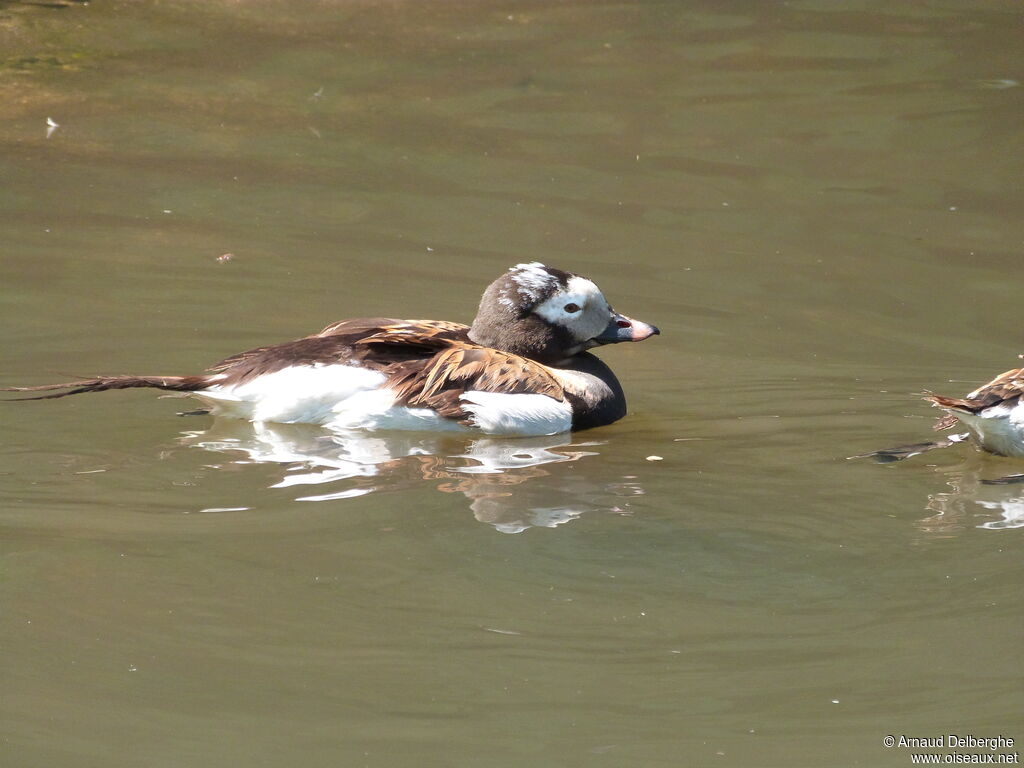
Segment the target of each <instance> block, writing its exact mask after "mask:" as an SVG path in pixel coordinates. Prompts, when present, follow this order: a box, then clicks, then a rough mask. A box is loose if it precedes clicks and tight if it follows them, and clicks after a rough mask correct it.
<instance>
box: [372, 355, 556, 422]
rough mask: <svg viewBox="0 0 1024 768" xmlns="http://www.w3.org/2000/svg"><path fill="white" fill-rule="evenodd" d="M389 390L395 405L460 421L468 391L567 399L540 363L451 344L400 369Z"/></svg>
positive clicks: (388, 383) (463, 414)
mask: <svg viewBox="0 0 1024 768" xmlns="http://www.w3.org/2000/svg"><path fill="white" fill-rule="evenodd" d="M368 341H369V340H368ZM386 386H387V387H389V388H391V389H393V390H394V391H395V402H396V404H399V405H408V406H411V407H415V408H431V409H433V410H435V411H437V412H438V413H439V414H440V415H442V416H445V417H447V418H450V419H459V420H465V419H466V418H468V416H469V414H468V413H467V412H466V411H465V410H463V407H462V405H463V404H462V400H461V396H462V394H463V393H464V392H467V391H470V390H475V391H481V392H499V393H503V394H511V395H515V394H538V395H547V396H548V397H552V398H554V399H556V400H564V399H565V390H564V389H563V388H562V385H561V384H559V383H558V381H557V380H556V379H555V377H554V376H553V375H552V374H551V372H550V371H548V369H547V368H546V367H545V366H543V365H541V364H540V363H537V362H534V361H533V360H528V359H526V358H524V357H519V356H517V355H510V354H508V353H505V352H500V351H498V350H496V349H490V348H488V347H479V346H476V345H473V344H465V343H458V342H448V343H447V345H446V348H445V349H442V350H440V351H438V352H437V354H435V355H434V356H433V357H432V358H430V359H429V360H425V361H416V364H412V365H409V364H405V365H403V364H398V365H396V367H395V369H394V371H393V372H392V375H391V378H390V379H389V380H388V382H387V384H386Z"/></svg>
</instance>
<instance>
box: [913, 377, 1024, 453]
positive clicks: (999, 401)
mask: <svg viewBox="0 0 1024 768" xmlns="http://www.w3.org/2000/svg"><path fill="white" fill-rule="evenodd" d="M1022 396H1024V368H1014V369H1013V370H1011V371H1007V372H1006V373H1001V374H1000V375H998V376H996V377H995V378H994V379H992V381H990V382H989V383H988V384H985V385H983V386H981V387H978V388H977V389H976V390H974V391H973V392H971V393H970V394H967V395H965V396H964V397H943V396H942V395H933V394H929V395H927V396H926V397H925V400H928V401H930V402H931V403H932V405H935V406H937V407H939V408H944V409H945V410H946V416H944V417H943V418H942V419H940V420H939V421H938V423H937V424H936V426H935V428H936V429H947V428H949V427H953V426H955V425H956V424H957V422H959V423H960V424H963V426H964V427H966V429H967V431H968V432H969V433H970V435H971V437H972V438H974V440H975V441H976V442H977V443H978V445H980V446H981V447H982V448H984V449H985V450H986V451H989V452H991V453H995V454H999V455H1000V456H1024V399H1022Z"/></svg>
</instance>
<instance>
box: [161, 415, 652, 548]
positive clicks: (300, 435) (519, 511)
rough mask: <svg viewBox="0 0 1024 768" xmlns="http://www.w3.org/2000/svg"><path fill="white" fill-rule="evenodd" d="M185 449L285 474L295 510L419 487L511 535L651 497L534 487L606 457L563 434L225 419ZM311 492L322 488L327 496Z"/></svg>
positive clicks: (627, 489)
mask: <svg viewBox="0 0 1024 768" xmlns="http://www.w3.org/2000/svg"><path fill="white" fill-rule="evenodd" d="M181 442H182V443H183V444H184V445H187V446H190V447H194V448H202V449H204V450H207V451H213V452H218V453H229V454H238V453H241V454H242V455H243V456H242V458H235V459H233V460H232V462H231V463H232V464H236V465H239V464H254V463H256V464H276V465H279V466H280V467H281V469H282V475H281V479H280V480H279V481H278V482H276V483H274V484H273V485H272V486H271V487H272V488H294V489H296V491H297V496H296V498H295V500H296V501H334V500H339V499H347V498H354V497H357V496H364V495H366V494H369V493H379V492H387V491H396V490H401V489H405V488H410V487H416V486H420V485H426V486H432V487H433V488H434V489H435V490H437V491H439V492H441V493H450V494H462V495H463V496H465V497H466V499H467V500H468V501H469V508H470V510H471V511H472V513H473V516H474V517H475V518H476V519H477V520H479V521H480V522H482V523H488V524H490V525H493V526H494V528H495V529H496V530H498V531H501V532H503V533H520V532H522V531H524V530H526V529H528V528H532V527H544V528H553V527H555V526H559V525H562V524H564V523H568V522H570V521H572V520H575V519H576V518H578V517H579V516H580V515H583V514H584V513H587V512H592V511H604V512H614V513H627V512H628V511H629V500H628V497H629V496H634V495H641V494H643V489H642V488H640V487H639V485H637V484H636V483H631V482H628V481H627V482H618V483H612V484H604V483H600V482H597V481H595V480H594V479H593V478H591V477H590V476H588V475H587V474H586V473H577V474H574V475H572V476H568V475H566V473H564V472H563V473H561V475H560V476H559V477H558V478H557V480H558V483H557V484H553V483H550V482H547V483H543V484H541V485H538V486H534V487H532V486H531V482H533V481H536V480H538V479H540V478H550V477H552V476H554V475H557V474H559V467H558V466H557V465H562V464H566V463H568V462H576V461H580V460H584V459H586V458H587V457H590V456H596V455H598V452H597V450H595V449H597V448H598V447H599V446H601V445H602V443H601V442H576V441H573V439H572V436H570V435H564V434H563V435H555V436H550V437H536V438H494V437H479V438H474V439H464V438H463V439H460V438H456V437H452V436H447V435H446V436H438V435H432V434H423V433H366V432H356V431H346V432H331V431H327V430H324V429H321V428H319V427H314V426H310V425H305V424H261V423H249V422H243V421H233V420H227V419H220V420H217V421H215V422H214V424H213V426H211V427H210V428H209V429H205V430H198V431H190V432H186V433H184V436H183V438H182V440H181ZM309 486H321V488H318V489H317V490H318V491H320V492H317V493H313V492H311V491H312V489H311V488H309ZM324 486H326V487H324ZM208 511H209V510H208Z"/></svg>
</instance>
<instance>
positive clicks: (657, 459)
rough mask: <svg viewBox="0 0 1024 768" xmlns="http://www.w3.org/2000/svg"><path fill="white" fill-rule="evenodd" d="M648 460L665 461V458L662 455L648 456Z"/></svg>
mask: <svg viewBox="0 0 1024 768" xmlns="http://www.w3.org/2000/svg"><path fill="white" fill-rule="evenodd" d="M647 460H648V461H664V460H665V459H664V457H662V456H648V457H647Z"/></svg>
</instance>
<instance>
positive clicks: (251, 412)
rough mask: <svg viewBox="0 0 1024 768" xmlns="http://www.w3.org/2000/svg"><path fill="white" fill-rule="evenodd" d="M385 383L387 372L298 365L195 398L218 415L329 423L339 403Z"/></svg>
mask: <svg viewBox="0 0 1024 768" xmlns="http://www.w3.org/2000/svg"><path fill="white" fill-rule="evenodd" d="M384 381H385V376H384V374H382V373H378V372H377V371H369V370H367V369H365V368H357V367H355V366H352V365H322V364H313V365H293V366H291V367H289V368H282V369H281V370H280V371H274V372H273V373H267V374H264V375H262V376H257V377H256V378H254V379H252V380H250V381H247V382H245V383H243V384H237V385H228V386H221V385H216V386H213V387H210V388H209V389H206V390H203V391H202V392H196V393H195V394H196V396H197V397H199V398H200V399H202V400H204V401H205V402H207V403H209V405H210V406H211V407H212V409H213V412H214V413H215V414H217V415H224V416H233V417H235V418H240V419H248V420H249V421H276V422H279V423H283V424H293V423H302V424H326V423H328V422H330V421H331V420H332V419H333V418H334V417H335V409H336V407H337V406H338V404H339V403H344V402H346V401H348V400H350V399H351V398H352V397H353V396H356V395H358V394H360V393H366V392H367V391H368V390H369V391H372V390H376V389H377V388H378V387H380V386H381V385H382V384H383V383H384Z"/></svg>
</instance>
